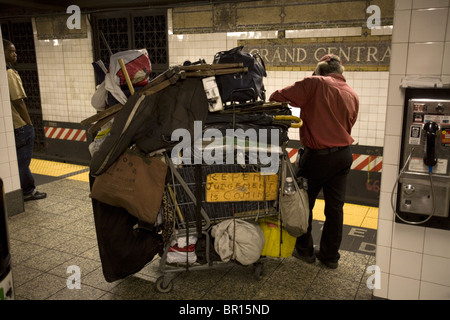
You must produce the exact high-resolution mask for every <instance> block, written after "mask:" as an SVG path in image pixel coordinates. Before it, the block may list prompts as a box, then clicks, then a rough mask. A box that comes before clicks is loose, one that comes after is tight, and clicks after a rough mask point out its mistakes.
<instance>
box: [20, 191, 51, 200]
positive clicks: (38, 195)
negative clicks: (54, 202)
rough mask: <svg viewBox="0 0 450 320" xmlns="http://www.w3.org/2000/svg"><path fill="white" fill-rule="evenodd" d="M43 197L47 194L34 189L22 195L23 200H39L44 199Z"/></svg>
mask: <svg viewBox="0 0 450 320" xmlns="http://www.w3.org/2000/svg"><path fill="white" fill-rule="evenodd" d="M45 197H47V194H46V193H45V192H39V191H36V190H34V191H33V192H32V193H31V194H29V195H26V196H24V197H23V201H31V200H40V199H44V198H45Z"/></svg>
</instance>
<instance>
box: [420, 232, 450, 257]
mask: <svg viewBox="0 0 450 320" xmlns="http://www.w3.org/2000/svg"><path fill="white" fill-rule="evenodd" d="M449 243H450V230H441V229H435V228H425V242H424V248H423V252H424V253H425V254H429V255H434V256H440V257H444V258H450V246H449V245H448V244H449Z"/></svg>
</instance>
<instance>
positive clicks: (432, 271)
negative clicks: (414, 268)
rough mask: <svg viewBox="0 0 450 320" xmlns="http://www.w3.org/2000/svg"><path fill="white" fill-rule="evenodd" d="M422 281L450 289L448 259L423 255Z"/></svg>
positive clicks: (449, 265)
mask: <svg viewBox="0 0 450 320" xmlns="http://www.w3.org/2000/svg"><path fill="white" fill-rule="evenodd" d="M422 280H423V281H427V282H432V283H436V284H441V285H444V286H447V287H450V259H449V258H442V257H437V256H431V255H427V254H424V255H423V265H422Z"/></svg>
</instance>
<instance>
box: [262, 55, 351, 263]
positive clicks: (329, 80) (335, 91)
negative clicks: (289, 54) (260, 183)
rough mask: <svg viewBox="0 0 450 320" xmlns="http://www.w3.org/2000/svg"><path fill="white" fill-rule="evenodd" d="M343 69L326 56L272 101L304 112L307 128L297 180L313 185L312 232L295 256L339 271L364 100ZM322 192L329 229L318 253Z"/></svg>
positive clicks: (302, 133)
mask: <svg viewBox="0 0 450 320" xmlns="http://www.w3.org/2000/svg"><path fill="white" fill-rule="evenodd" d="M343 71H344V67H343V66H342V65H341V61H340V58H339V57H338V56H336V55H325V56H324V57H322V59H320V61H319V63H318V64H317V67H316V70H315V71H314V73H313V76H311V77H306V78H304V79H303V80H301V81H297V82H295V83H294V84H292V85H290V86H288V87H286V88H283V89H280V90H277V91H275V92H274V93H273V94H272V95H271V96H270V98H269V100H271V101H279V102H289V104H290V105H291V106H293V107H297V108H300V109H301V110H300V111H301V113H300V117H301V118H302V120H303V126H302V127H301V128H300V142H301V144H302V145H303V146H304V149H305V152H304V153H303V155H302V156H301V157H300V162H299V167H298V171H297V176H299V177H300V176H301V177H304V178H306V179H307V180H308V198H309V208H310V216H309V227H308V231H307V232H306V234H304V235H302V236H300V237H298V238H297V242H296V245H295V251H294V254H293V255H294V256H295V257H297V258H299V259H301V260H304V261H307V262H311V263H312V262H314V261H315V260H316V257H317V258H318V259H319V260H320V261H321V262H322V263H324V264H325V265H326V266H327V267H329V268H337V266H338V260H339V258H340V254H339V247H340V244H341V240H342V227H343V206H344V202H345V190H346V182H347V175H348V173H349V172H350V167H351V164H352V162H353V156H352V152H351V150H350V147H349V145H351V144H352V143H353V141H354V140H353V138H352V137H351V129H352V127H353V125H354V124H355V122H356V118H357V115H358V110H359V98H358V95H357V94H356V92H355V91H354V90H353V89H352V88H351V87H350V86H349V85H348V84H347V83H346V80H345V78H344V77H343V76H342V73H343ZM321 189H323V196H324V200H325V223H324V226H323V231H322V236H321V239H320V249H316V250H314V243H313V239H312V236H311V222H312V210H313V208H314V203H315V201H316V198H317V196H318V194H319V192H320V190H321Z"/></svg>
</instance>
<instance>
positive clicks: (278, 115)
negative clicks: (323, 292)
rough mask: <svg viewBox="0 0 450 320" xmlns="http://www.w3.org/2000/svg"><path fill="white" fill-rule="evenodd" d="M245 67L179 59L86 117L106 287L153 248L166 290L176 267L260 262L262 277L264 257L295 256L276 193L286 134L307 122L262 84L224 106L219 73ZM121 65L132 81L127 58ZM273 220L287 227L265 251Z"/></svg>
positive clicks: (283, 172) (285, 161)
mask: <svg viewBox="0 0 450 320" xmlns="http://www.w3.org/2000/svg"><path fill="white" fill-rule="evenodd" d="M249 69H250V68H249V67H247V66H245V64H243V63H240V62H231V63H229V62H228V61H227V62H226V63H214V64H205V63H204V62H202V63H200V64H197V65H196V64H194V65H184V66H174V67H171V68H169V69H168V70H167V71H166V72H164V73H162V74H161V75H159V76H158V77H156V78H155V79H153V80H151V81H149V82H148V84H147V85H145V86H144V87H142V88H139V89H137V90H136V91H135V92H134V89H135V88H132V84H131V81H130V79H128V81H127V83H128V85H129V86H130V90H129V91H130V92H131V94H129V95H128V97H127V100H126V102H125V103H123V104H122V103H117V104H116V105H113V106H111V107H108V108H105V110H102V111H100V112H98V113H97V114H96V115H94V116H92V117H89V118H88V119H85V120H84V121H83V122H82V124H84V125H89V124H93V125H92V126H91V128H90V129H89V130H90V131H91V132H96V131H98V130H100V131H99V133H98V134H97V137H96V141H94V143H95V148H90V150H91V153H92V159H91V164H90V177H91V179H90V180H91V181H90V182H91V198H92V203H93V213H94V221H95V227H96V232H97V241H98V246H99V253H100V258H101V261H102V269H103V274H104V276H105V279H106V280H107V281H108V282H112V281H116V280H118V279H121V278H124V277H126V276H129V275H131V274H134V273H136V272H138V271H139V270H140V269H142V268H143V267H144V266H145V265H146V264H148V263H149V262H151V261H152V260H153V258H154V257H155V256H156V255H158V254H159V255H160V256H161V260H160V271H161V273H162V276H161V277H160V278H158V280H157V281H156V288H157V290H158V291H160V292H168V291H170V290H171V289H172V287H173V278H174V275H176V273H179V272H185V271H187V270H202V269H206V268H213V267H222V266H224V265H227V264H230V263H237V264H239V265H243V266H253V267H254V274H255V276H256V278H258V279H259V278H260V277H261V273H262V268H263V263H264V258H265V256H289V255H290V254H292V249H293V243H292V239H295V238H292V237H291V239H290V240H291V244H292V246H291V249H288V250H287V255H283V254H282V253H281V251H280V250H281V249H282V243H283V242H284V241H287V238H286V240H285V238H284V230H283V231H281V227H280V226H282V221H281V215H280V204H279V199H280V196H281V195H282V192H283V186H284V181H285V178H286V176H288V175H292V170H291V171H289V170H288V168H289V166H290V161H289V157H288V154H287V152H286V145H287V142H288V129H289V128H290V127H300V126H301V125H302V121H301V119H300V118H298V117H295V116H292V114H291V112H290V109H289V107H288V105H287V104H285V103H268V102H265V101H263V100H261V99H260V98H258V97H260V96H261V94H260V93H261V92H262V91H264V90H263V89H261V88H260V87H259V88H257V90H256V92H259V94H258V95H254V96H253V97H254V99H253V98H251V99H250V100H245V99H246V98H242V95H241V94H240V93H241V89H243V88H240V87H239V84H237V85H236V86H237V89H236V92H238V93H237V94H234V96H237V97H240V98H239V101H229V99H228V98H226V99H224V100H223V101H222V100H221V94H220V91H222V90H223V86H229V85H228V84H227V83H228V82H227V80H226V79H221V80H220V83H221V87H222V89H220V90H219V89H218V88H217V86H216V83H215V81H214V80H215V79H220V78H219V77H220V76H226V75H233V76H232V79H234V80H235V79H239V78H240V77H241V78H242V77H243V76H244V75H246V74H247V73H249V74H251V72H249ZM121 71H122V74H123V75H124V76H125V78H128V75H127V70H126V64H125V65H124V64H123V63H122V69H121ZM137 74H138V73H137ZM236 75H239V76H236ZM252 76H254V75H252ZM261 76H262V75H261ZM264 76H265V70H264ZM131 80H133V79H131ZM234 80H232V81H234ZM247 80H248V79H247ZM260 80H261V79H260ZM242 83H243V82H242ZM245 83H248V81H247V82H245ZM257 83H259V86H260V85H261V84H262V81H259V82H258V81H257ZM227 89H229V88H227ZM244 89H245V88H244ZM250 89H251V90H253V89H252V88H250ZM251 90H250V91H251ZM232 93H233V90H232ZM231 96H233V94H231ZM225 100H227V101H225ZM105 128H106V129H105ZM94 143H93V144H94ZM142 170H144V171H142ZM294 183H295V181H294ZM269 221H270V224H271V225H277V226H278V227H280V228H279V229H280V232H279V236H277V239H276V241H277V242H278V249H277V250H278V251H277V253H276V254H273V253H272V254H268V253H267V250H269V249H268V248H267V245H268V244H269V243H268V241H267V237H268V234H267V232H266V231H267V230H266V229H267V228H266V229H265V227H264V226H265V223H269Z"/></svg>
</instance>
